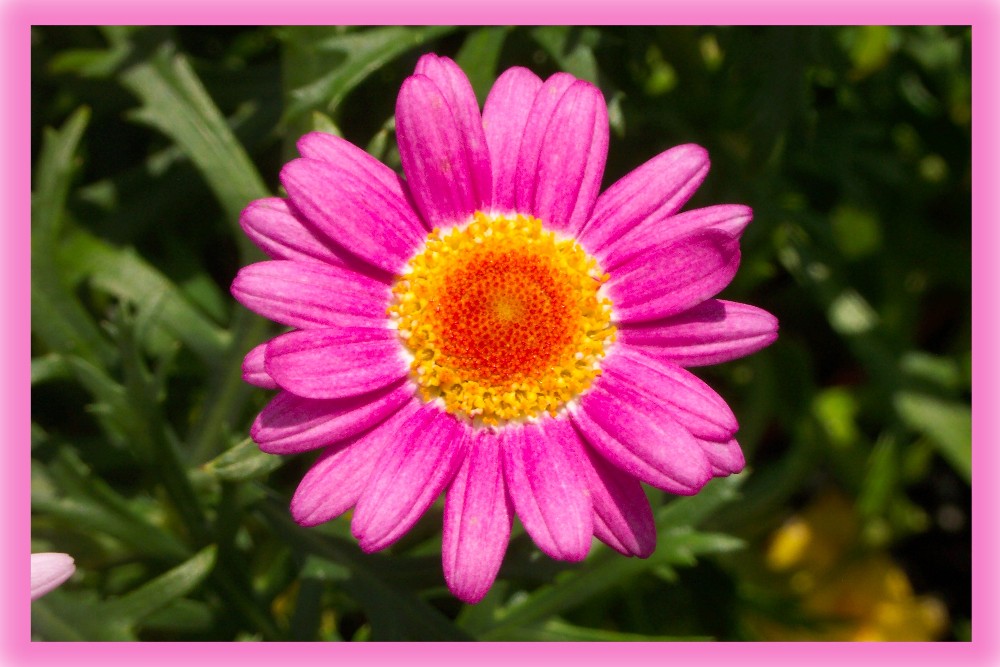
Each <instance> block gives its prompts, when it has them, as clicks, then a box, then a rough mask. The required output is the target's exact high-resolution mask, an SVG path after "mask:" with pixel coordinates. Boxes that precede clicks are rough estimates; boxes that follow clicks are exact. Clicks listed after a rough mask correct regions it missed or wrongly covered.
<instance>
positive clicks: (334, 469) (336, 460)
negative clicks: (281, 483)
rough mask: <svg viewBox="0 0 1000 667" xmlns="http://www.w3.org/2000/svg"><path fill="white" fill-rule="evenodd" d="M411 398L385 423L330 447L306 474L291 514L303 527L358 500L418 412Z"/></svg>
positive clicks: (321, 520)
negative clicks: (391, 445)
mask: <svg viewBox="0 0 1000 667" xmlns="http://www.w3.org/2000/svg"><path fill="white" fill-rule="evenodd" d="M418 405H419V404H418V402H417V401H415V400H414V401H410V402H409V403H407V404H406V405H405V406H403V407H402V408H401V409H400V410H398V411H397V412H396V413H395V414H393V415H392V416H391V417H389V418H388V419H386V420H385V421H384V422H382V423H380V424H378V425H377V426H375V428H371V429H368V430H367V431H363V432H361V433H358V434H356V435H354V436H352V437H351V438H350V439H348V440H344V441H343V442H340V443H338V444H337V445H336V446H334V447H330V448H328V449H327V450H326V451H325V452H323V454H322V455H321V456H320V457H319V459H317V460H316V463H315V464H313V467H312V468H310V469H309V472H307V473H306V474H305V476H304V477H303V478H302V481H301V482H300V483H299V486H298V488H297V489H296V490H295V495H293V496H292V502H291V508H290V509H291V513H292V518H293V519H295V522H296V523H298V524H299V525H302V526H315V525H318V524H321V523H324V522H326V521H329V520H330V519H333V518H335V517H338V516H340V515H341V514H343V513H344V512H346V511H347V510H349V509H350V508H351V507H353V506H354V505H355V503H357V502H358V498H359V497H360V495H361V492H362V491H363V490H364V489H365V487H366V486H367V485H368V481H369V480H370V479H371V477H372V472H373V471H374V470H375V464H376V462H377V461H378V459H379V456H380V455H381V454H382V452H383V451H384V450H385V448H386V447H387V446H388V445H389V443H390V442H393V441H394V440H395V438H396V433H397V432H398V431H399V429H400V426H401V425H403V424H405V423H406V422H407V421H408V420H410V419H411V418H412V417H413V415H414V414H415V413H416V411H417V406H418Z"/></svg>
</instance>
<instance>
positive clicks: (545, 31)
mask: <svg viewBox="0 0 1000 667" xmlns="http://www.w3.org/2000/svg"><path fill="white" fill-rule="evenodd" d="M531 36H532V37H533V38H534V39H535V41H536V42H538V44H539V45H541V47H542V48H543V49H545V50H546V51H547V52H548V54H549V55H550V56H552V58H553V59H554V60H555V61H556V63H557V64H558V65H559V67H560V68H561V69H563V70H565V71H567V72H569V73H570V74H572V75H573V76H575V77H576V78H578V79H583V80H584V81H589V82H591V83H593V84H597V78H598V69H597V59H596V58H595V57H594V50H593V47H594V46H596V44H597V42H598V41H599V40H600V38H601V32H600V31H599V30H596V29H594V28H581V27H579V26H555V25H547V26H541V27H539V28H535V29H534V30H532V31H531Z"/></svg>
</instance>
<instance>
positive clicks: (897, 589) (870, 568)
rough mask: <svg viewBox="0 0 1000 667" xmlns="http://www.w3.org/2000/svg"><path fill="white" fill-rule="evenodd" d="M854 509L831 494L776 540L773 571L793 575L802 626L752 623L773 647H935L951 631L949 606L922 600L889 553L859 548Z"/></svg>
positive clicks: (770, 562) (770, 559)
mask: <svg viewBox="0 0 1000 667" xmlns="http://www.w3.org/2000/svg"><path fill="white" fill-rule="evenodd" d="M858 534H859V521H858V517H857V515H856V513H855V512H854V508H853V506H852V505H851V503H850V502H849V501H848V500H847V499H846V498H844V497H843V496H842V495H840V494H839V493H833V492H827V493H824V494H822V495H821V496H820V497H819V498H817V499H816V500H815V501H814V502H813V503H812V504H811V505H809V506H808V507H806V508H805V509H804V510H803V511H802V512H801V513H799V514H798V515H796V516H793V517H792V518H790V519H789V520H788V521H786V522H785V523H784V524H783V525H782V526H781V527H780V528H779V529H778V530H776V531H775V533H774V534H773V535H772V536H771V539H770V542H769V545H768V547H767V550H766V552H765V554H764V560H765V564H766V566H767V568H768V569H769V570H770V571H772V572H774V573H781V574H783V575H785V576H787V578H788V580H787V583H788V586H789V588H790V590H791V592H792V594H793V596H794V597H795V598H796V600H797V602H798V605H799V609H800V610H801V612H802V616H803V618H802V621H803V623H802V624H801V625H798V624H796V625H794V626H793V625H790V624H788V623H781V622H778V621H775V620H774V619H766V620H765V619H762V618H753V619H750V624H751V627H752V628H753V629H754V631H756V632H757V633H758V634H760V636H761V637H762V638H763V639H767V640H771V641H798V640H801V641H933V640H935V639H938V638H940V637H941V635H942V633H943V632H944V630H945V628H946V627H947V622H948V616H947V611H946V609H945V607H944V604H943V603H942V602H941V601H940V600H938V599H937V598H934V597H930V596H917V595H915V594H914V592H913V587H912V586H911V584H910V580H909V578H908V577H907V576H906V573H905V572H903V570H902V568H900V567H899V566H898V565H897V564H896V563H895V562H894V561H893V560H892V558H891V557H890V556H889V554H888V553H886V552H884V551H876V550H871V549H865V548H864V546H863V545H861V544H859V541H858Z"/></svg>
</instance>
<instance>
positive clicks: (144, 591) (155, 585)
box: [105, 545, 216, 624]
mask: <svg viewBox="0 0 1000 667" xmlns="http://www.w3.org/2000/svg"><path fill="white" fill-rule="evenodd" d="M215 553H216V549H215V546H214V545H212V546H208V547H205V548H204V549H202V550H201V551H199V552H198V553H197V554H195V555H194V556H193V557H191V558H190V559H189V560H187V561H185V562H184V563H181V564H180V565H178V566H177V567H175V568H173V569H172V570H170V571H168V572H165V573H164V574H162V575H160V576H159V577H157V578H156V579H153V580H152V581H150V582H149V583H147V584H144V585H143V586H142V587H140V588H138V589H136V590H134V591H131V592H130V593H128V594H127V595H123V596H121V597H120V598H117V599H115V600H112V601H110V602H108V603H106V605H105V611H106V613H107V614H108V615H110V616H112V617H115V616H117V617H118V618H121V619H126V620H127V621H129V622H130V623H132V624H135V623H137V622H139V621H140V620H142V619H143V618H145V617H146V616H149V615H150V614H152V613H153V612H155V611H157V610H158V609H161V608H163V607H164V606H166V605H167V604H169V603H171V602H173V601H174V600H178V599H180V598H182V597H184V596H185V595H187V594H188V593H190V592H191V591H193V590H194V589H195V588H197V587H198V585H199V584H201V582H202V581H203V580H204V579H205V577H207V576H208V574H209V573H210V572H211V571H212V568H213V567H215Z"/></svg>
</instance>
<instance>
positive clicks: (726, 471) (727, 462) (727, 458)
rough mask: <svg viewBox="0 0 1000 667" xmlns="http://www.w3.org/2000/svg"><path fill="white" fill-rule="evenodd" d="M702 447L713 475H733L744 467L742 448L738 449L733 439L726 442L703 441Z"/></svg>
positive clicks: (737, 444)
mask: <svg viewBox="0 0 1000 667" xmlns="http://www.w3.org/2000/svg"><path fill="white" fill-rule="evenodd" d="M702 449H703V450H704V451H705V456H706V457H708V461H709V463H711V465H712V475H713V476H715V477H726V476H727V475H735V474H736V473H738V472H740V471H741V470H743V468H744V467H746V460H745V459H744V458H743V450H741V449H740V446H739V443H737V442H736V441H735V440H729V441H728V442H709V441H704V442H703V443H702Z"/></svg>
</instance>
